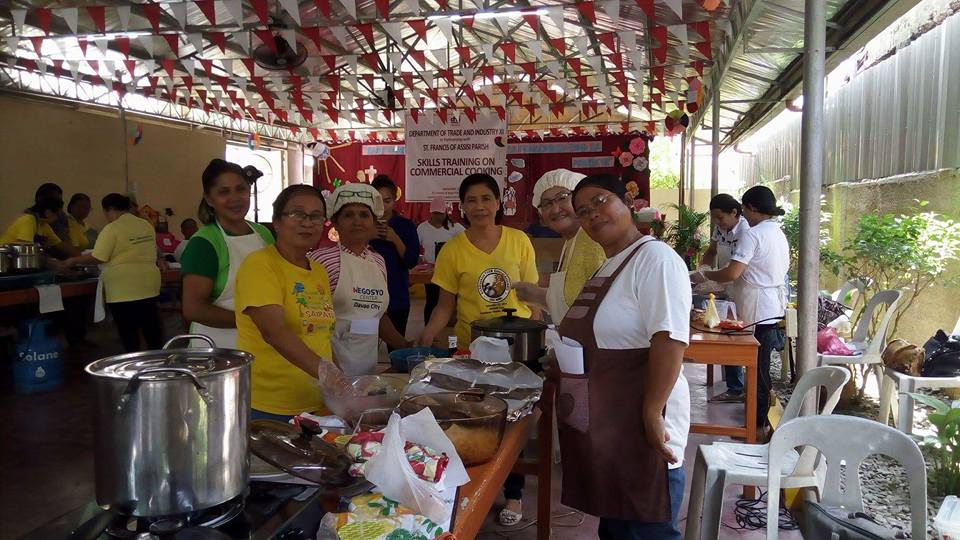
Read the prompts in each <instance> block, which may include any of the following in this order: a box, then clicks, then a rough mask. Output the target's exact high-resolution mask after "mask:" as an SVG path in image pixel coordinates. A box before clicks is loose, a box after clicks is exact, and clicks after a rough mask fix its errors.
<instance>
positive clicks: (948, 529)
mask: <svg viewBox="0 0 960 540" xmlns="http://www.w3.org/2000/svg"><path fill="white" fill-rule="evenodd" d="M933 526H934V527H936V529H937V532H938V533H939V534H940V540H958V539H960V499H958V498H957V497H956V496H955V495H949V496H947V497H946V498H945V499H943V504H941V505H940V510H939V511H938V512H937V517H935V518H933Z"/></svg>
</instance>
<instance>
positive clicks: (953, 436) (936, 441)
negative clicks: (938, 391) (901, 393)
mask: <svg viewBox="0 0 960 540" xmlns="http://www.w3.org/2000/svg"><path fill="white" fill-rule="evenodd" d="M910 396H911V397H913V399H915V400H917V402H918V403H923V404H924V405H927V406H929V407H933V412H931V413H930V414H928V415H927V420H929V421H930V423H931V424H932V425H933V426H934V427H935V428H936V430H937V431H936V435H935V436H934V435H928V436H926V437H925V438H923V439H921V440H920V445H921V446H923V447H925V448H927V449H928V450H930V453H931V455H932V457H933V469H932V470H931V471H930V483H931V484H932V485H931V487H932V488H933V491H934V493H936V494H937V495H942V496H945V495H960V407H956V406H952V405H951V404H950V403H947V402H945V401H942V400H940V399H938V398H935V397H933V396H928V395H926V394H914V393H911V394H910ZM954 405H957V403H956V402H955V403H954Z"/></svg>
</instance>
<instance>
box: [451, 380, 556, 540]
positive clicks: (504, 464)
mask: <svg viewBox="0 0 960 540" xmlns="http://www.w3.org/2000/svg"><path fill="white" fill-rule="evenodd" d="M543 396H544V397H543V398H541V400H540V403H539V405H538V407H537V408H536V409H534V412H533V414H531V415H529V416H527V417H525V418H523V419H521V420H519V421H517V422H513V423H510V424H508V425H507V429H506V431H505V432H504V434H503V441H502V442H501V443H500V449H499V450H497V454H496V455H495V456H494V457H493V459H491V460H490V461H488V462H486V463H484V464H482V465H477V466H475V467H469V468H468V469H467V473H468V474H469V475H470V481H469V482H467V483H466V484H464V485H463V486H460V488H459V489H458V490H457V502H456V504H455V507H454V511H453V515H454V517H453V531H452V532H453V534H454V536H456V537H457V540H471V539H472V538H475V537H476V536H477V533H478V532H479V531H480V527H481V526H483V523H484V521H486V518H487V515H488V514H489V513H490V508H491V507H492V506H493V503H494V501H495V500H496V499H497V495H499V494H500V492H501V491H503V483H504V481H505V480H506V479H507V475H508V474H510V473H511V472H515V473H519V474H527V475H535V476H537V540H547V539H548V538H550V515H551V512H552V510H551V507H550V496H551V491H552V490H551V479H552V470H551V468H552V463H553V404H554V398H555V396H556V394H555V388H554V387H553V386H552V385H550V384H549V383H545V384H544V389H543ZM534 427H536V428H537V459H536V460H526V459H524V460H518V458H519V456H520V452H521V451H522V450H523V448H524V447H525V446H526V445H527V442H528V441H529V440H530V434H531V433H532V432H533V429H534Z"/></svg>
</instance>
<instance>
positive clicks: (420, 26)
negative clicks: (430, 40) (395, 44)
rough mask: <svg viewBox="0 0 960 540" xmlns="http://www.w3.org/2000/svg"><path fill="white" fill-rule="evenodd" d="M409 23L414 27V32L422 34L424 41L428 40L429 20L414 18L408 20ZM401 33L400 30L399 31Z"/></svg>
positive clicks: (421, 37)
mask: <svg viewBox="0 0 960 540" xmlns="http://www.w3.org/2000/svg"><path fill="white" fill-rule="evenodd" d="M407 25H408V26H410V28H412V29H413V31H414V32H416V33H417V35H418V36H420V39H422V40H423V41H426V40H427V20H426V19H413V20H410V21H407ZM398 34H399V31H398Z"/></svg>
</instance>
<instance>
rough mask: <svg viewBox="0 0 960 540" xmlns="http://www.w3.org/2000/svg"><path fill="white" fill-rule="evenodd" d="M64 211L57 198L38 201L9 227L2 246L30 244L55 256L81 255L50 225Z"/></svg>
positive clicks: (0, 239)
mask: <svg viewBox="0 0 960 540" xmlns="http://www.w3.org/2000/svg"><path fill="white" fill-rule="evenodd" d="M62 209H63V200H62V199H57V198H55V197H45V198H41V199H37V201H36V202H35V203H34V205H33V206H31V207H30V208H27V209H26V210H25V211H24V213H23V214H22V215H21V216H20V217H18V218H17V219H15V220H14V221H13V223H11V224H10V226H9V227H7V230H6V231H4V233H3V236H2V237H0V244H9V243H12V242H30V243H34V244H39V245H40V246H42V247H44V248H46V249H51V248H52V250H51V251H52V252H53V254H54V255H61V256H65V257H66V256H71V255H76V254H78V253H79V251H77V250H76V249H75V248H74V247H73V246H71V245H70V244H68V243H66V242H65V241H64V239H63V238H60V237H59V236H57V234H56V233H55V232H53V228H51V227H50V224H51V223H53V222H55V221H57V219H59V216H60V211H61V210H62Z"/></svg>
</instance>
